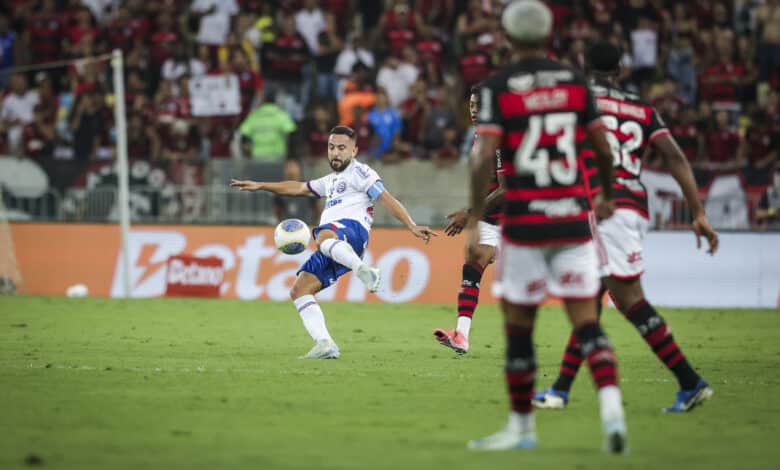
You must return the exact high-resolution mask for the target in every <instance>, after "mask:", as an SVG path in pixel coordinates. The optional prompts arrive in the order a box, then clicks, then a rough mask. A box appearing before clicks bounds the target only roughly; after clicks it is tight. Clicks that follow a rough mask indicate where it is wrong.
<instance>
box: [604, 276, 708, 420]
mask: <svg viewBox="0 0 780 470" xmlns="http://www.w3.org/2000/svg"><path fill="white" fill-rule="evenodd" d="M604 282H605V283H606V284H607V287H608V288H609V291H610V292H611V294H612V296H613V299H614V300H615V303H616V305H617V307H618V309H619V310H620V312H621V313H623V315H624V316H625V317H626V319H627V320H628V321H630V322H631V324H632V325H634V327H635V328H636V329H637V331H639V334H640V335H642V338H644V340H645V342H646V343H647V345H648V346H650V348H651V349H652V350H653V352H654V353H655V355H656V356H657V357H658V359H659V360H660V361H661V362H663V363H664V365H666V367H667V368H668V369H669V370H670V371H671V372H672V373H673V374H674V376H675V377H676V378H677V382H678V383H679V384H680V390H679V391H678V392H677V399H676V400H675V403H674V405H672V406H671V407H669V408H666V409H665V411H668V412H682V411H690V410H692V409H693V408H695V407H696V406H697V405H698V404H700V403H702V402H704V401H706V400H707V399H708V398H710V397H711V396H712V394H713V391H712V389H711V388H710V387H709V384H707V382H706V381H705V380H704V379H702V378H701V376H700V375H699V374H698V373H697V372H696V371H695V370H694V369H693V367H691V365H690V363H689V362H688V359H687V358H686V357H685V355H684V354H683V352H682V351H681V350H680V347H679V346H678V345H677V341H675V339H674V335H672V332H671V330H670V329H669V328H668V327H667V325H666V321H665V320H664V318H663V317H662V316H661V315H660V314H659V313H658V312H657V311H656V310H655V309H654V308H653V306H652V305H651V304H650V303H649V302H647V300H645V295H644V291H643V290H642V283H641V281H640V278H639V277H636V278H633V279H617V278H614V277H610V278H608V279H605V281H604Z"/></svg>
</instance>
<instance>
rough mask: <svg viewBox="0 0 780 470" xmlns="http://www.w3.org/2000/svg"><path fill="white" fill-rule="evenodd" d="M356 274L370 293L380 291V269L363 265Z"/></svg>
mask: <svg viewBox="0 0 780 470" xmlns="http://www.w3.org/2000/svg"><path fill="white" fill-rule="evenodd" d="M355 274H357V277H358V279H360V280H361V281H363V284H365V285H366V288H367V289H368V290H369V292H376V291H377V290H378V289H379V269H377V268H372V267H371V266H369V265H367V264H361V265H360V267H359V268H358V270H357V273H355Z"/></svg>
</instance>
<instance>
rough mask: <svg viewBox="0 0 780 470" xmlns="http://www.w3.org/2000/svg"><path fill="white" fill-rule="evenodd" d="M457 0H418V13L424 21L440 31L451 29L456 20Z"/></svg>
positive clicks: (416, 6)
mask: <svg viewBox="0 0 780 470" xmlns="http://www.w3.org/2000/svg"><path fill="white" fill-rule="evenodd" d="M455 3H456V2H455V0H417V2H415V9H416V13H417V15H418V16H419V18H420V19H421V20H422V22H423V23H424V24H425V25H427V26H429V28H425V29H430V27H433V28H436V29H438V30H440V31H449V30H450V29H451V28H452V25H453V22H454V21H455Z"/></svg>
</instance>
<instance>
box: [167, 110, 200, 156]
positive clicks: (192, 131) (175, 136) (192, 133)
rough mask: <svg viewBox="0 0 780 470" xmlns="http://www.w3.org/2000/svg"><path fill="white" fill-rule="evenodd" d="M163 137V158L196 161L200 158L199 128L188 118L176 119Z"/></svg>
mask: <svg viewBox="0 0 780 470" xmlns="http://www.w3.org/2000/svg"><path fill="white" fill-rule="evenodd" d="M163 137H164V138H163V139H162V158H163V159H164V160H169V161H188V162H194V161H196V160H197V158H198V149H199V147H200V138H199V136H198V131H197V128H196V127H195V126H194V125H192V124H191V123H190V122H189V120H187V119H174V120H173V122H172V123H171V125H170V126H169V127H168V133H167V134H166V135H164V136H163Z"/></svg>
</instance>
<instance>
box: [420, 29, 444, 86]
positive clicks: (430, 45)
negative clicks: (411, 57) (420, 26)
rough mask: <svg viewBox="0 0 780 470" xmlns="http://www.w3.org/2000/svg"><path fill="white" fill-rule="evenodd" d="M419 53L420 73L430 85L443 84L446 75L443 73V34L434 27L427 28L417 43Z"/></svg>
mask: <svg viewBox="0 0 780 470" xmlns="http://www.w3.org/2000/svg"><path fill="white" fill-rule="evenodd" d="M415 49H416V50H417V53H418V54H419V62H420V74H421V75H422V76H423V77H424V78H425V81H426V82H427V83H428V84H430V85H436V86H438V85H442V84H443V83H444V76H443V73H442V54H443V53H444V43H443V42H442V40H441V36H440V35H438V34H435V33H434V30H433V29H432V28H425V30H423V32H422V33H421V34H420V38H419V39H418V40H417V44H415Z"/></svg>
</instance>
